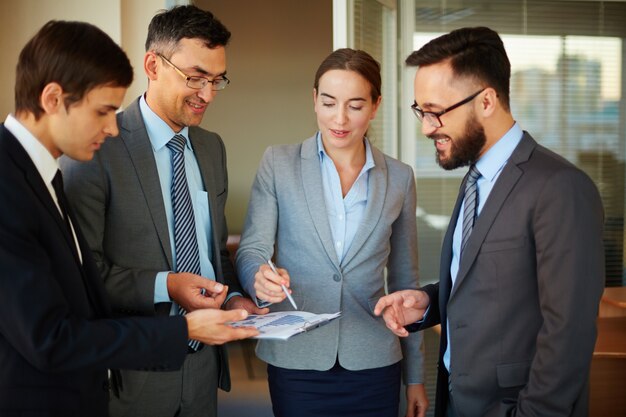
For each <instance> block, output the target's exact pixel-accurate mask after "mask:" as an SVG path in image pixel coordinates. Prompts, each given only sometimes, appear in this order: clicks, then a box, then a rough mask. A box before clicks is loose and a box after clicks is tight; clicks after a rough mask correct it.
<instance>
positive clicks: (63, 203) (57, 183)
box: [52, 170, 74, 239]
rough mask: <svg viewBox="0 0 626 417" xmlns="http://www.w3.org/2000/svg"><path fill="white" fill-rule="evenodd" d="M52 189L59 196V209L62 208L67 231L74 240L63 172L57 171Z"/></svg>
mask: <svg viewBox="0 0 626 417" xmlns="http://www.w3.org/2000/svg"><path fill="white" fill-rule="evenodd" d="M52 188H54V192H55V193H56V195H57V201H58V203H59V208H61V215H62V217H63V220H65V224H66V226H67V229H68V230H69V232H70V236H71V237H72V239H73V238H74V234H73V233H72V226H71V224H70V218H69V215H68V214H67V213H68V202H67V198H66V197H65V190H64V188H63V175H61V171H60V170H57V173H56V174H55V176H54V178H53V179H52Z"/></svg>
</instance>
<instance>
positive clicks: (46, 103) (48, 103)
mask: <svg viewBox="0 0 626 417" xmlns="http://www.w3.org/2000/svg"><path fill="white" fill-rule="evenodd" d="M39 105H40V106H41V108H42V109H43V111H44V113H46V114H55V113H57V112H58V111H59V109H61V108H63V109H65V103H64V101H63V88H62V87H61V86H60V85H59V84H58V83H55V82H51V83H48V84H46V86H45V87H44V88H43V90H42V91H41V95H40V96H39Z"/></svg>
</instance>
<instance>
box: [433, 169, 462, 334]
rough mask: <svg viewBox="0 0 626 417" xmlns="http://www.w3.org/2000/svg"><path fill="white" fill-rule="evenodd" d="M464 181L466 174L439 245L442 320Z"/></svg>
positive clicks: (448, 286) (445, 305)
mask: <svg viewBox="0 0 626 417" xmlns="http://www.w3.org/2000/svg"><path fill="white" fill-rule="evenodd" d="M465 181H467V175H466V176H465V178H464V179H463V181H462V182H461V186H460V187H459V193H458V195H457V198H456V203H455V204H454V210H452V217H450V223H449V224H448V230H446V234H445V236H444V238H443V244H442V245H441V262H440V265H439V269H440V270H439V312H440V315H441V320H442V322H443V321H445V317H447V314H448V313H447V311H446V310H447V303H448V299H449V298H450V291H451V289H452V276H451V275H450V264H451V263H452V240H453V239H454V229H455V228H456V222H457V219H458V217H459V211H460V210H461V203H462V202H463V195H462V193H461V190H463V189H465Z"/></svg>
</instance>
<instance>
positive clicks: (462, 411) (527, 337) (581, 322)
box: [375, 27, 604, 417]
mask: <svg viewBox="0 0 626 417" xmlns="http://www.w3.org/2000/svg"><path fill="white" fill-rule="evenodd" d="M406 62H407V64H409V65H412V66H417V67H418V68H417V72H416V75H415V83H414V93H415V102H414V104H413V105H412V106H411V107H412V109H413V111H414V113H415V115H416V116H417V118H418V119H419V120H420V122H421V127H422V133H423V134H424V135H425V136H426V137H428V138H429V139H432V140H433V141H434V145H435V148H436V157H437V162H438V163H439V165H440V166H441V167H443V168H444V169H446V170H452V169H456V168H458V167H462V166H467V165H469V166H470V169H469V172H468V173H467V175H466V176H465V178H464V179H463V181H462V183H461V187H460V192H459V196H458V198H457V201H456V204H455V206H454V210H453V212H452V216H451V220H450V224H449V226H448V230H447V232H446V235H445V237H444V241H443V247H442V255H441V271H440V279H439V282H438V283H436V284H433V285H427V286H425V287H423V288H422V289H421V290H418V291H399V292H396V293H393V294H390V295H388V296H386V297H383V298H382V299H381V300H380V301H379V302H378V304H377V305H376V308H375V313H376V314H382V315H383V317H384V319H385V322H386V323H387V326H388V327H389V329H391V330H392V331H393V332H394V333H395V334H397V335H399V336H406V335H407V334H408V333H409V332H413V331H417V330H423V329H426V328H428V327H432V326H434V325H437V324H441V341H440V352H439V367H438V378H437V398H436V401H435V415H436V416H448V417H452V416H459V417H461V416H462V417H474V416H475V417H479V416H480V417H485V416H487V417H489V416H511V415H514V416H518V417H519V416H547V415H550V416H580V417H582V416H587V415H588V375H589V368H590V363H591V357H592V353H593V349H594V344H595V338H596V325H595V320H596V315H597V312H598V304H599V300H600V297H601V294H602V290H603V287H604V249H603V242H602V229H603V218H604V214H603V208H602V203H601V200H600V196H599V193H598V190H597V188H596V186H595V185H594V183H593V182H592V180H591V179H590V178H589V177H588V176H587V175H586V174H585V173H583V172H582V171H581V170H580V169H578V168H577V167H576V166H574V165H573V164H571V163H569V162H568V161H566V160H565V159H563V158H562V157H560V156H559V155H557V154H555V153H553V152H551V151H550V150H548V149H546V148H545V147H543V146H541V145H539V144H538V143H537V142H536V141H535V140H534V139H533V138H532V137H531V136H530V134H529V133H527V132H524V131H523V130H522V128H521V126H520V125H519V124H518V123H517V122H516V121H515V120H514V119H513V116H512V114H511V111H510V104H509V79H510V74H511V66H510V63H509V60H508V58H507V55H506V51H505V49H504V45H503V43H502V40H501V39H500V37H499V36H498V34H497V33H496V32H494V31H493V30H491V29H489V28H484V27H478V28H462V29H458V30H454V31H452V32H450V33H449V34H447V35H443V36H441V37H439V38H436V39H434V40H432V41H430V42H429V43H427V44H426V45H425V46H424V47H422V48H421V49H420V50H418V51H416V52H413V53H412V54H411V55H410V56H409V57H408V58H407V60H406Z"/></svg>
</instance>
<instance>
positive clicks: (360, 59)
mask: <svg viewBox="0 0 626 417" xmlns="http://www.w3.org/2000/svg"><path fill="white" fill-rule="evenodd" d="M331 70H349V71H354V72H356V73H358V74H359V75H361V76H362V77H363V78H365V79H366V80H367V81H368V82H369V83H370V86H371V96H372V101H374V102H376V101H377V100H378V97H380V91H381V89H380V85H381V80H380V64H379V63H378V62H377V61H376V60H375V59H374V58H372V56H371V55H370V54H368V53H367V52H365V51H361V50H355V49H350V48H343V49H337V50H336V51H334V52H333V53H331V54H330V55H328V56H327V57H326V59H324V61H322V63H321V64H320V66H319V68H318V69H317V72H316V73H315V81H314V82H313V88H315V91H318V89H319V83H320V78H322V75H324V74H325V73H326V72H328V71H331Z"/></svg>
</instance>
